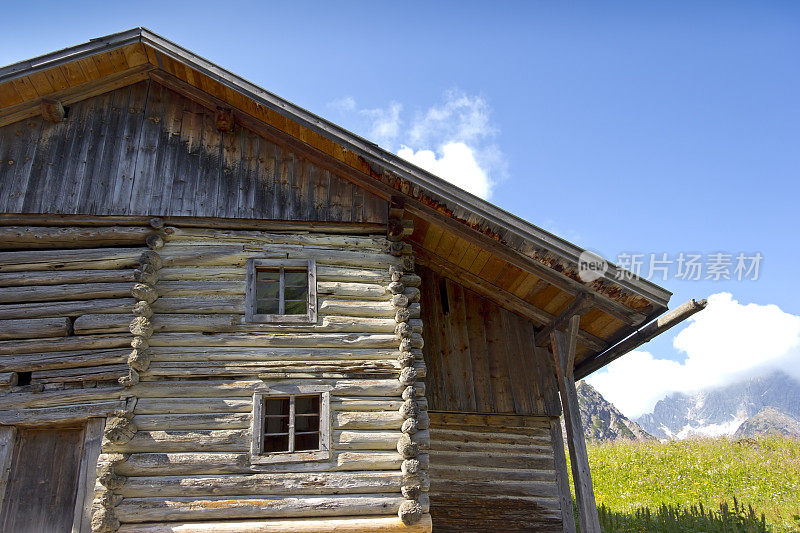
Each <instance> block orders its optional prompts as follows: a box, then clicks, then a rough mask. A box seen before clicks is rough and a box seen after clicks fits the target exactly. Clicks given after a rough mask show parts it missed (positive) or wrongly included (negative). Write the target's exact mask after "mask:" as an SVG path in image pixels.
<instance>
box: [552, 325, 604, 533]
mask: <svg viewBox="0 0 800 533" xmlns="http://www.w3.org/2000/svg"><path fill="white" fill-rule="evenodd" d="M579 326H580V316H574V317H572V318H571V319H570V322H569V326H568V328H567V333H566V334H564V333H562V332H561V331H557V330H556V331H552V332H550V342H551V346H552V350H553V352H552V353H553V366H554V367H555V371H556V377H557V379H558V390H559V392H560V393H561V404H562V406H563V408H564V422H565V425H566V428H567V444H568V446H569V457H570V464H571V466H572V480H573V482H574V484H575V499H576V501H577V504H578V518H579V520H580V526H581V532H582V533H600V520H599V518H598V516H597V504H596V503H595V499H594V489H593V488H592V474H591V472H590V470H589V456H588V454H587V451H586V438H585V436H584V434H583V426H582V424H581V412H580V408H579V407H578V393H577V391H576V390H575V378H574V376H573V373H572V370H573V367H574V363H575V347H576V344H577V340H578V328H579Z"/></svg>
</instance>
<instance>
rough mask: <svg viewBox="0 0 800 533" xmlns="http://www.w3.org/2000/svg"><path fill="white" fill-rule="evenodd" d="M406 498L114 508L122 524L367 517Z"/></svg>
mask: <svg viewBox="0 0 800 533" xmlns="http://www.w3.org/2000/svg"><path fill="white" fill-rule="evenodd" d="M421 500H422V498H421ZM401 503H403V497H402V496H400V495H398V496H388V495H381V494H375V495H373V494H370V495H366V494H364V495H358V496H349V495H328V496H311V495H308V496H302V497H296V496H278V495H270V496H261V497H253V496H250V497H235V498H232V497H223V496H218V497H207V498H203V499H198V498H182V497H175V498H169V499H166V500H165V499H162V498H125V499H123V500H122V502H121V503H120V504H119V505H117V506H116V507H115V508H114V512H115V514H116V516H117V518H119V520H120V522H147V521H172V520H226V519H234V518H270V517H275V518H282V517H297V516H303V517H308V516H363V515H367V516H368V515H386V514H390V513H393V512H395V513H396V512H397V510H398V509H399V508H400V504H401Z"/></svg>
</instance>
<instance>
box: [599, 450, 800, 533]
mask: <svg viewBox="0 0 800 533" xmlns="http://www.w3.org/2000/svg"><path fill="white" fill-rule="evenodd" d="M589 465H590V467H591V471H592V479H593V481H594V490H595V496H596V498H597V504H598V506H601V505H602V506H603V507H604V511H603V512H605V513H606V514H607V518H606V524H607V526H606V528H605V529H606V530H609V531H646V530H647V529H640V528H639V527H637V526H636V524H641V522H637V520H644V516H645V515H648V514H649V516H650V517H651V518H649V519H648V520H652V519H653V517H656V516H660V515H659V512H660V513H661V514H662V515H664V520H667V521H669V520H673V521H675V522H674V524H678V525H680V529H678V525H674V526H672V527H667V528H666V529H663V530H664V531H751V530H752V531H758V529H752V528H753V527H755V526H754V524H753V521H752V520H747V519H746V518H745V519H742V520H740V526H741V525H742V524H749V525H748V526H747V527H743V526H742V527H741V528H740V527H739V526H737V527H733V526H731V527H730V528H727V527H722V526H721V524H722V523H723V522H722V521H723V517H719V518H714V520H716V522H715V523H718V525H720V528H719V529H714V528H712V526H710V525H702V524H706V522H703V520H705V519H703V520H700V518H699V514H700V504H702V506H703V507H702V508H703V513H704V515H707V514H708V512H709V511H713V512H715V515H724V514H725V513H727V514H728V519H732V518H731V517H732V516H733V515H737V516H739V517H740V518H741V517H742V516H746V515H747V514H748V513H749V509H748V506H752V508H753V510H754V512H755V517H756V519H757V520H756V521H757V522H760V521H761V520H760V518H761V514H762V513H763V514H764V517H765V523H766V526H767V530H772V531H776V532H784V531H800V519H798V518H797V515H800V439H786V438H779V437H766V438H759V439H746V440H740V441H736V440H732V439H725V438H721V439H693V440H684V441H672V442H667V443H660V442H615V443H607V444H590V445H589ZM734 498H736V500H737V507H739V508H740V507H744V509H745V511H744V514H742V513H741V512H739V510H737V511H734V509H733V508H734ZM720 505H723V508H725V507H727V511H724V512H721V509H720ZM662 506H666V507H664V508H662ZM692 506H695V509H694V511H692ZM637 510H638V511H639V519H637V518H636V513H637ZM668 515H669V516H668ZM615 517H616V523H617V524H618V526H613V519H614V518H615ZM670 517H671V518H670ZM693 517H694V518H693ZM665 523H666V522H665ZM709 523H710V522H709ZM683 526H686V527H685V528H684V527H683ZM652 530H656V529H652ZM658 530H661V529H658Z"/></svg>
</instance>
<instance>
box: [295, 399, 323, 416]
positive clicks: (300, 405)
mask: <svg viewBox="0 0 800 533" xmlns="http://www.w3.org/2000/svg"><path fill="white" fill-rule="evenodd" d="M294 412H295V414H298V415H306V414H319V395H316V394H315V395H314V396H297V397H295V399H294Z"/></svg>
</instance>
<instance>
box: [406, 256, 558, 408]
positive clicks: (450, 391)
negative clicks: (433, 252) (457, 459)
mask: <svg viewBox="0 0 800 533" xmlns="http://www.w3.org/2000/svg"><path fill="white" fill-rule="evenodd" d="M417 270H418V272H419V274H420V276H421V277H422V284H423V285H422V293H421V294H422V318H423V322H424V324H425V326H426V329H425V332H426V333H425V347H424V348H423V353H424V355H425V362H426V364H427V368H428V378H427V379H426V382H427V390H428V392H427V395H428V399H429V402H430V405H431V409H436V410H442V411H461V412H478V413H516V414H525V415H527V414H546V415H548V416H558V415H559V414H560V412H561V410H560V405H559V400H558V389H557V388H556V382H555V378H554V376H553V372H552V370H551V367H550V363H549V361H546V360H542V359H541V358H540V357H538V356H537V355H536V354H535V353H534V350H533V347H534V336H533V334H534V329H533V324H531V323H530V322H529V321H527V320H525V319H523V318H521V317H519V316H518V315H516V314H514V313H512V312H510V311H508V310H506V309H503V308H501V307H500V306H498V305H496V304H494V303H493V302H491V301H489V300H487V299H486V298H483V297H481V296H479V295H477V294H476V293H474V292H472V291H470V290H468V289H465V288H464V287H462V286H461V285H459V284H458V283H456V282H455V281H452V280H450V279H447V278H444V277H441V276H440V275H438V274H437V273H436V272H434V271H432V270H430V269H427V268H424V267H418V269H417Z"/></svg>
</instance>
